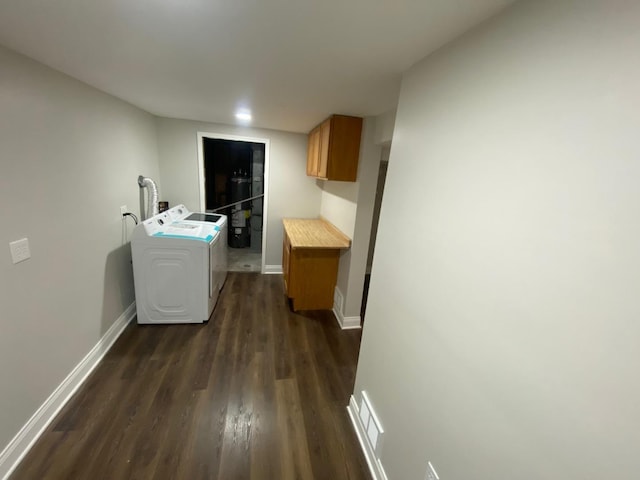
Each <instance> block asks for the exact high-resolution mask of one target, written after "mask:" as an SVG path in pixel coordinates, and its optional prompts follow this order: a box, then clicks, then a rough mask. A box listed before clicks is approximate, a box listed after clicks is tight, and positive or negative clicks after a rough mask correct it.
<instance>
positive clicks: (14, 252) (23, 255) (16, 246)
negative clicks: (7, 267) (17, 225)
mask: <svg viewBox="0 0 640 480" xmlns="http://www.w3.org/2000/svg"><path fill="white" fill-rule="evenodd" d="M9 248H10V249H11V259H12V260H13V263H14V264H16V263H20V262H24V261H25V260H28V259H29V258H31V251H30V250H29V239H28V238H21V239H20V240H16V241H15V242H10V243H9Z"/></svg>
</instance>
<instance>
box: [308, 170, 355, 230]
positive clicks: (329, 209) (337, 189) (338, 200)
mask: <svg viewBox="0 0 640 480" xmlns="http://www.w3.org/2000/svg"><path fill="white" fill-rule="evenodd" d="M317 183H318V185H319V186H320V188H322V197H321V200H320V215H321V216H323V217H324V218H326V219H327V220H329V221H330V222H331V223H332V224H333V225H335V226H336V227H338V229H340V231H341V232H342V233H344V234H345V235H346V236H347V237H349V238H351V239H352V238H353V230H354V228H355V225H356V212H357V210H358V183H357V182H331V181H327V180H317Z"/></svg>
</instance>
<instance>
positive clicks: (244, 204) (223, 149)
mask: <svg viewBox="0 0 640 480" xmlns="http://www.w3.org/2000/svg"><path fill="white" fill-rule="evenodd" d="M268 152H269V141H268V140H266V139H259V138H251V137H237V136H231V135H220V134H215V133H199V134H198V157H199V164H200V165H199V167H200V168H199V174H200V208H201V209H202V211H206V212H214V211H215V212H216V213H222V214H224V215H227V222H228V229H229V233H228V245H227V246H226V248H227V258H228V267H229V271H232V272H233V271H239V272H264V264H265V255H264V252H265V245H266V241H265V239H266V234H265V230H266V229H265V226H266V225H267V219H266V212H267V208H266V205H267V192H266V185H267V178H266V177H267V171H268V169H267V165H268V163H267V162H268Z"/></svg>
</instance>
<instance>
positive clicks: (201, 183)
mask: <svg viewBox="0 0 640 480" xmlns="http://www.w3.org/2000/svg"><path fill="white" fill-rule="evenodd" d="M205 138H212V139H215V140H232V141H235V142H249V143H262V144H263V145H264V169H263V178H262V185H263V193H264V197H262V254H261V255H262V263H261V266H260V273H262V274H264V273H265V269H266V263H265V262H266V260H267V255H266V253H267V224H268V216H269V215H268V212H269V144H270V140H269V139H268V138H260V137H245V136H242V135H229V134H226V133H216V132H198V188H199V190H200V211H202V212H204V211H205V178H204V146H203V143H204V139H205Z"/></svg>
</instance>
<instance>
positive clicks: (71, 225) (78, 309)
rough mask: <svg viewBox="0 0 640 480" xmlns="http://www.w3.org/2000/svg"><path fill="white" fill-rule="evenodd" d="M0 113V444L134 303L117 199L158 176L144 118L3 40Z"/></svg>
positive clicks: (134, 200) (150, 129) (128, 199)
mask: <svg viewBox="0 0 640 480" xmlns="http://www.w3.org/2000/svg"><path fill="white" fill-rule="evenodd" d="M0 112H2V114H1V115H0V219H1V220H2V228H0V246H1V249H2V252H1V253H0V306H1V314H0V315H1V317H0V385H3V388H2V395H0V451H1V450H2V449H3V447H4V446H5V445H7V443H8V442H9V441H10V440H11V439H12V438H13V437H14V435H15V434H16V433H17V432H18V430H19V429H20V428H21V427H22V426H23V425H24V424H25V422H26V421H27V420H28V419H29V418H30V417H31V415H32V414H33V413H34V412H35V411H36V409H37V408H38V407H39V406H40V405H41V404H42V403H43V402H44V401H45V399H46V398H47V397H48V396H49V395H50V394H51V393H52V392H53V390H54V389H55V388H56V387H57V386H58V385H59V384H60V382H61V381H62V380H63V379H64V378H65V377H66V376H67V374H69V373H70V371H71V370H72V368H73V367H75V366H76V365H77V364H78V362H80V360H81V359H82V358H83V357H84V356H85V355H86V354H87V353H88V352H89V350H90V349H91V348H92V347H93V346H94V345H95V344H96V343H97V342H98V340H99V339H100V338H101V337H102V335H103V334H104V333H105V332H106V331H107V329H108V328H109V327H110V326H111V325H112V324H113V322H114V321H115V320H116V319H117V318H118V317H119V316H120V315H121V314H122V313H123V311H124V310H125V309H126V308H127V307H128V306H129V305H130V304H131V303H132V302H133V300H134V291H133V277H132V269H131V264H130V259H131V255H130V249H129V245H128V243H126V242H127V232H125V231H123V222H122V220H121V217H120V205H124V204H127V205H128V206H129V207H130V209H131V210H133V211H135V212H137V210H138V203H139V202H138V185H137V177H138V175H139V174H144V175H148V176H151V177H153V178H154V179H156V180H159V176H158V163H157V150H156V132H155V122H154V120H153V117H152V116H151V115H148V114H146V113H144V112H142V111H141V110H138V109H136V108H134V107H132V106H130V105H128V104H126V103H124V102H122V101H120V100H116V99H115V98H113V97H111V96H108V95H106V94H104V93H101V92H99V91H97V90H95V89H93V88H91V87H88V86H87V85H85V84H82V83H80V82H78V81H76V80H73V79H71V78H69V77H67V76H64V75H62V74H60V73H58V72H55V71H53V70H51V69H49V68H47V67H45V66H43V65H41V64H38V63H35V62H33V61H31V60H29V59H27V58H25V57H22V56H19V55H17V54H14V53H12V52H10V51H9V50H6V49H4V48H2V47H0ZM132 227H133V225H132V223H129V225H128V232H130V231H131V230H132ZM23 237H28V238H29V243H30V246H31V253H32V258H31V259H30V260H27V261H25V262H22V263H19V264H16V265H13V264H12V262H11V255H10V252H9V245H8V244H9V242H10V241H13V240H17V239H20V238H23Z"/></svg>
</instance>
